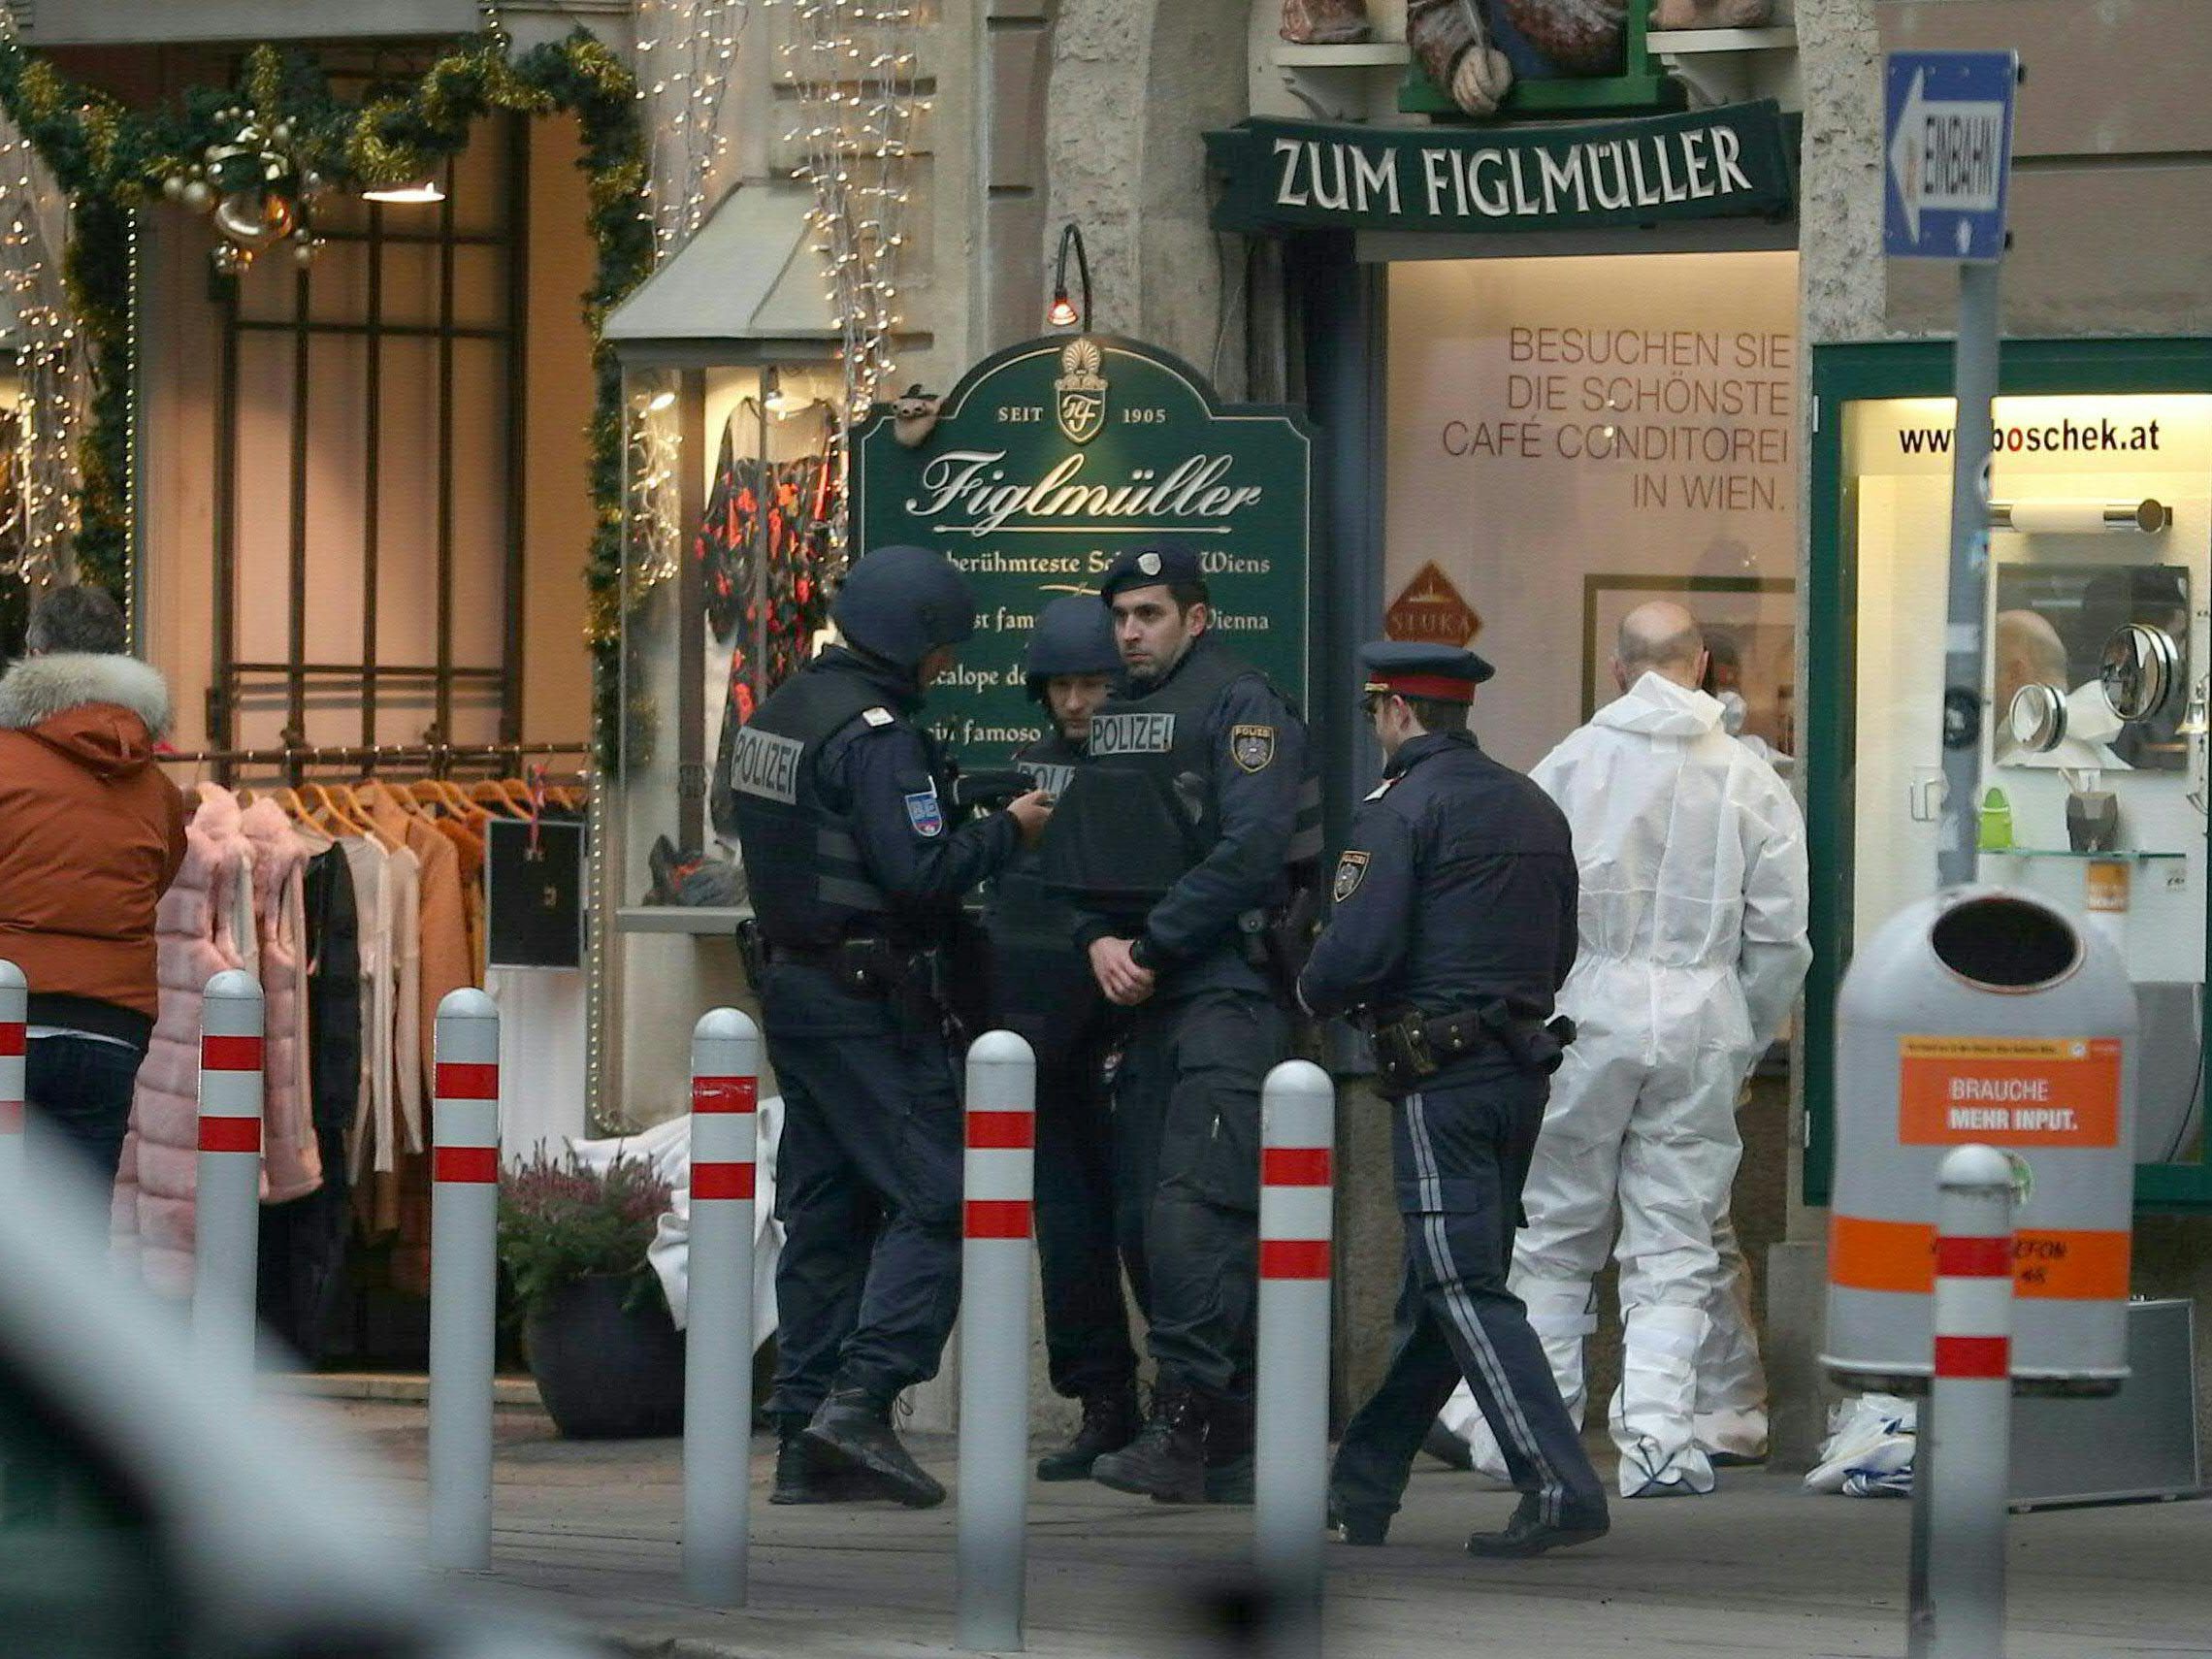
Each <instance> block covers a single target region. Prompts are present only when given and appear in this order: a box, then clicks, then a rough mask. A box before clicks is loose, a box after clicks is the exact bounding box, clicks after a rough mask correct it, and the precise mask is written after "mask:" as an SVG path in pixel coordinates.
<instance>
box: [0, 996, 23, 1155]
mask: <svg viewBox="0 0 2212 1659" xmlns="http://www.w3.org/2000/svg"><path fill="white" fill-rule="evenodd" d="M29 1000H30V994H29V990H28V988H27V987H26V986H25V984H24V982H23V970H22V969H21V968H19V967H17V966H16V964H15V963H14V962H12V961H7V960H0V1181H13V1180H14V1179H15V1178H16V1174H17V1172H18V1171H20V1170H21V1169H22V1167H23V1053H24V1047H25V1045H24V1041H23V1025H24V1023H25V1021H26V1019H27V1018H28V1016H27V1014H26V1012H25V1004H27V1003H28V1002H29Z"/></svg>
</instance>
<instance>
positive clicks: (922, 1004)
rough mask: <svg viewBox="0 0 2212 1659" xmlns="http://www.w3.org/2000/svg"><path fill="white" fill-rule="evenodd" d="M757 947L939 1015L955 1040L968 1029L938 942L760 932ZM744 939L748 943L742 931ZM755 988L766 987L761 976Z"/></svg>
mask: <svg viewBox="0 0 2212 1659" xmlns="http://www.w3.org/2000/svg"><path fill="white" fill-rule="evenodd" d="M755 940H756V942H755V944H754V945H753V947H752V949H753V951H756V952H757V953H758V960H760V961H761V962H762V963H763V965H766V966H775V965H781V964H785V963H791V964H794V965H797V966H800V967H811V968H820V969H822V970H823V971H824V972H826V973H828V974H830V975H831V976H832V977H834V978H835V979H836V980H837V981H838V982H839V984H841V985H842V986H843V987H844V988H845V989H846V990H848V991H851V992H858V993H860V994H862V995H865V996H881V997H884V998H886V999H887V1000H889V1001H891V1002H893V1003H895V1004H900V1005H903V1006H905V1007H906V1008H907V1009H908V1010H909V1011H910V1012H912V1013H913V1014H914V1015H915V1016H917V1017H918V1018H921V1019H924V1020H925V1021H927V1020H934V1021H935V1022H936V1023H937V1024H938V1025H939V1026H940V1027H941V1028H942V1029H943V1030H944V1033H945V1035H946V1037H947V1038H948V1039H950V1040H954V1041H958V1040H960V1038H961V1037H962V1036H963V1035H964V1032H963V1029H962V1025H961V1022H960V1019H959V1017H958V1016H957V1015H956V1014H955V1013H954V1011H953V1004H952V997H951V993H950V988H949V986H948V985H947V983H946V960H945V953H944V952H943V951H942V950H940V949H938V948H937V947H935V946H919V945H899V944H895V943H893V942H892V941H891V940H889V939H878V938H867V937H856V938H850V939H842V940H839V941H838V942H837V943H835V944H833V945H780V944H777V943H776V942H775V941H774V940H772V939H763V938H759V937H758V935H757V934H756V935H755ZM739 943H740V948H741V949H742V948H744V944H745V941H744V940H743V939H742V937H741V938H740V941H739ZM748 971H749V972H750V968H748ZM755 989H756V990H758V989H760V986H759V982H758V980H757V979H756V981H755Z"/></svg>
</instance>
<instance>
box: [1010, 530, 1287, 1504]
mask: <svg viewBox="0 0 2212 1659" xmlns="http://www.w3.org/2000/svg"><path fill="white" fill-rule="evenodd" d="M1200 581H1201V574H1200V569H1199V565H1198V561H1197V558H1196V556H1195V555H1194V554H1192V553H1191V552H1190V551H1189V550H1188V549H1187V548H1184V547H1180V546H1175V545H1172V544H1167V545H1159V546H1154V547H1147V548H1140V549H1135V550H1132V551H1131V552H1128V553H1125V554H1123V555H1122V557H1121V558H1120V559H1119V560H1117V561H1116V563H1115V564H1114V565H1113V566H1112V567H1111V568H1110V569H1109V570H1108V571H1107V574H1106V576H1105V578H1104V581H1103V582H1102V584H1101V588H1102V597H1103V598H1104V599H1105V600H1106V601H1107V602H1109V603H1110V602H1112V600H1113V598H1114V596H1115V595H1116V594H1118V593H1120V592H1122V591H1123V590H1125V589H1139V588H1145V587H1154V586H1161V585H1173V584H1180V583H1199V582H1200ZM1093 779H1098V780H1106V779H1111V780H1112V782H1111V784H1110V785H1108V786H1106V787H1102V788H1101V789H1100V790H1099V792H1098V793H1097V794H1096V795H1093V796H1091V797H1090V799H1092V800H1104V801H1107V802H1109V803H1110V807H1111V809H1110V811H1108V812H1107V813H1105V814H1103V815H1098V814H1079V818H1078V822H1076V823H1074V824H1070V825H1067V826H1066V827H1065V828H1066V830H1067V835H1066V837H1065V840H1064V841H1063V846H1064V845H1074V844H1077V843H1078V842H1080V841H1081V840H1082V839H1083V838H1084V837H1085V836H1086V834H1087V833H1090V834H1092V835H1093V836H1094V838H1099V837H1096V832H1098V831H1100V830H1103V837H1102V838H1111V839H1112V840H1113V841H1115V842H1117V843H1123V844H1126V843H1128V842H1130V841H1132V840H1135V841H1140V842H1144V843H1146V845H1144V846H1142V847H1140V848H1138V849H1137V851H1138V852H1139V853H1140V854H1141V855H1144V856H1147V857H1156V856H1159V855H1162V854H1164V855H1165V857H1166V862H1167V864H1168V865H1169V867H1170V868H1171V869H1172V870H1173V871H1174V872H1175V873H1174V875H1173V879H1172V881H1170V882H1169V883H1168V884H1167V885H1166V886H1165V891H1164V892H1163V893H1161V894H1160V895H1158V896H1157V897H1156V898H1155V899H1153V900H1152V901H1150V902H1149V903H1144V904H1142V905H1135V904H1129V903H1126V902H1121V901H1116V900H1114V899H1111V898H1108V899H1103V900H1102V899H1101V898H1100V896H1099V894H1100V892H1101V890H1103V889H1111V887H1112V886H1113V878H1112V876H1111V875H1110V874H1107V875H1105V876H1103V877H1099V876H1097V875H1096V872H1094V879H1093V881H1092V884H1091V885H1090V890H1089V891H1088V892H1087V893H1086V894H1085V895H1083V896H1082V897H1080V898H1079V903H1080V905H1081V906H1082V908H1083V911H1084V915H1083V919H1082V922H1081V924H1080V926H1079V927H1078V930H1077V940H1078V943H1079V944H1081V945H1082V946H1083V947H1084V948H1085V949H1086V950H1087V951H1088V948H1089V946H1090V944H1091V943H1092V942H1093V941H1095V940H1097V939H1100V938H1105V937H1109V936H1114V937H1127V938H1131V939H1133V941H1134V943H1133V946H1132V952H1133V955H1134V958H1135V960H1136V962H1137V965H1138V966H1140V967H1143V968H1146V969H1148V970H1150V971H1151V972H1153V973H1154V974H1155V976H1156V980H1155V990H1154V992H1153V994H1152V996H1151V997H1150V998H1149V999H1148V1000H1147V1001H1145V1002H1144V1003H1142V1004H1141V1005H1139V1006H1138V1007H1137V1008H1136V1009H1135V1010H1134V1013H1133V1016H1132V1018H1131V1024H1130V1033H1129V1037H1128V1040H1127V1045H1126V1047H1125V1049H1124V1051H1123V1058H1122V1066H1121V1069H1120V1072H1119V1074H1118V1076H1117V1078H1116V1084H1115V1112H1116V1115H1117V1117H1118V1119H1119V1120H1121V1125H1122V1126H1121V1129H1120V1131H1119V1132H1121V1133H1122V1134H1124V1135H1126V1136H1127V1137H1128V1145H1129V1147H1130V1148H1131V1153H1130V1157H1129V1161H1128V1165H1127V1173H1128V1175H1129V1178H1130V1183H1131V1187H1130V1192H1131V1195H1132V1197H1134V1198H1136V1199H1138V1200H1140V1201H1141V1200H1142V1199H1143V1196H1144V1195H1145V1194H1148V1193H1149V1194H1150V1201H1149V1209H1148V1211H1147V1216H1146V1223H1145V1258H1146V1263H1147V1269H1148V1273H1147V1277H1148V1278H1149V1280H1150V1286H1149V1288H1150V1300H1151V1306H1150V1308H1149V1310H1148V1312H1149V1315H1150V1318H1151V1330H1150V1348H1151V1351H1152V1355H1153V1359H1154V1361H1155V1365H1156V1367H1157V1371H1158V1380H1157V1386H1156V1388H1155V1415H1154V1419H1153V1421H1152V1422H1151V1423H1149V1424H1148V1425H1147V1429H1146V1433H1145V1435H1142V1436H1140V1437H1139V1439H1138V1440H1137V1441H1136V1442H1135V1443H1134V1444H1132V1445H1131V1446H1130V1447H1129V1448H1125V1449H1124V1450H1122V1451H1120V1452H1116V1453H1113V1454H1110V1455H1108V1456H1105V1457H1101V1458H1100V1459H1099V1460H1098V1463H1097V1465H1096V1466H1095V1467H1094V1469H1093V1472H1092V1473H1093V1476H1094V1478H1096V1479H1098V1480H1101V1481H1104V1482H1105V1483H1106V1484H1109V1485H1113V1486H1116V1487H1118V1488H1119V1489H1122V1490H1126V1491H1137V1492H1147V1493H1150V1494H1152V1495H1153V1496H1155V1497H1166V1498H1174V1499H1179V1500H1184V1501H1190V1500H1195V1499H1198V1498H1200V1497H1202V1496H1211V1497H1214V1498H1217V1499H1232V1500H1233V1499H1237V1498H1240V1497H1242V1496H1243V1494H1244V1491H1245V1489H1246V1488H1247V1486H1248V1484H1249V1471H1250V1467H1251V1410H1252V1313H1253V1304H1254V1294H1255V1286H1256V1279H1255V1273H1256V1262H1255V1254H1256V1246H1255V1238H1256V1227H1257V1212H1258V1169H1259V1095H1260V1086H1261V1084H1262V1082H1263V1081H1264V1079H1265V1077H1266V1075H1267V1072H1268V1070H1269V1068H1270V1067H1272V1066H1273V1065H1275V1064H1276V1063H1278V1062H1279V1061H1281V1060H1282V1059H1284V1058H1285V1057H1286V1055H1287V1054H1288V1050H1289V1039H1290V1030H1289V1016H1288V1013H1287V1010H1286V1007H1285V1002H1286V992H1287V989H1288V987H1287V984H1286V983H1285V984H1284V985H1282V986H1280V987H1279V986H1278V985H1277V984H1275V983H1273V982H1272V981H1271V977H1270V974H1269V971H1268V966H1267V962H1266V960H1265V948H1266V944H1267V940H1268V937H1269V924H1270V923H1271V921H1273V920H1274V919H1275V918H1276V917H1277V916H1278V915H1279V914H1280V913H1281V911H1282V910H1283V908H1284V907H1285V905H1286V904H1287V903H1288V902H1289V900H1290V899H1291V897H1292V894H1293V890H1294V887H1295V885H1296V882H1297V879H1298V876H1299V874H1300V872H1301V870H1302V869H1303V868H1304V867H1306V866H1310V865H1311V864H1312V862H1314V861H1315V860H1316V859H1317V857H1318V854H1319V851H1320V791H1319V786H1318V783H1317V779H1316V777H1315V776H1314V774H1313V772H1312V770H1311V769H1310V767H1309V764H1308V760H1307V749H1306V729H1305V724H1304V722H1303V721H1302V720H1301V719H1300V718H1299V716H1298V713H1297V710H1296V709H1295V708H1294V707H1293V706H1292V705H1291V704H1290V702H1289V701H1288V700H1287V699H1285V697H1284V696H1283V694H1282V693H1281V692H1279V691H1278V690H1276V688H1275V687H1274V686H1273V685H1271V684H1270V683H1269V682H1268V680H1267V678H1266V676H1265V675H1264V674H1262V673H1260V672H1259V670H1257V669H1256V668H1254V667H1252V666H1251V665H1249V664H1247V663H1245V662H1244V661H1243V660H1242V659H1240V658H1239V657H1237V656H1236V655H1235V654H1234V653H1233V652H1232V651H1231V650H1230V649H1229V647H1228V646H1227V644H1226V643H1225V642H1224V641H1223V640H1222V638H1221V636H1220V634H1218V633H1215V632H1213V631H1211V630H1209V631H1208V632H1206V633H1204V634H1200V635H1199V636H1198V638H1197V639H1196V640H1194V641H1193V642H1192V643H1191V645H1190V646H1189V648H1188V649H1187V651H1186V653H1185V654H1184V656H1183V658H1182V660H1181V661H1180V662H1179V663H1177V664H1176V665H1175V666H1174V667H1173V668H1171V669H1170V670H1169V672H1168V673H1167V674H1166V675H1165V676H1164V677H1163V678H1161V679H1160V680H1159V681H1157V682H1156V683H1152V684H1146V685H1141V686H1140V685H1135V684H1132V685H1130V686H1128V687H1125V688H1124V690H1123V693H1122V695H1120V696H1117V697H1116V698H1115V699H1113V700H1111V701H1109V702H1108V703H1107V704H1106V706H1105V707H1104V708H1102V709H1101V710H1100V711H1099V712H1098V713H1097V714H1096V715H1095V716H1093V717H1092V721H1091V734H1090V768H1089V769H1088V771H1087V772H1086V773H1085V774H1083V775H1082V777H1081V778H1080V779H1079V782H1090V781H1091V780H1093ZM1084 798H1085V797H1083V795H1082V793H1081V790H1080V788H1079V790H1078V791H1077V792H1076V793H1075V794H1073V795H1071V797H1070V802H1069V805H1070V807H1071V808H1072V806H1073V804H1074V803H1076V802H1080V801H1081V800H1083V799H1084ZM1140 803H1142V808H1141V810H1140ZM1145 812H1149V816H1144V815H1143V814H1144V813H1145ZM1061 828H1062V826H1061V815H1059V814H1056V818H1055V830H1054V831H1052V832H1049V833H1048V835H1047V848H1046V850H1047V855H1048V866H1051V865H1052V864H1053V863H1054V860H1053V858H1052V854H1053V852H1054V846H1053V843H1054V838H1055V835H1057V834H1058V833H1059V831H1060V830H1061ZM1107 857H1108V855H1105V854H1101V855H1100V858H1101V859H1102V860H1103V859H1106V858H1107ZM1139 885H1142V884H1139ZM1201 1448H1202V1449H1201Z"/></svg>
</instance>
